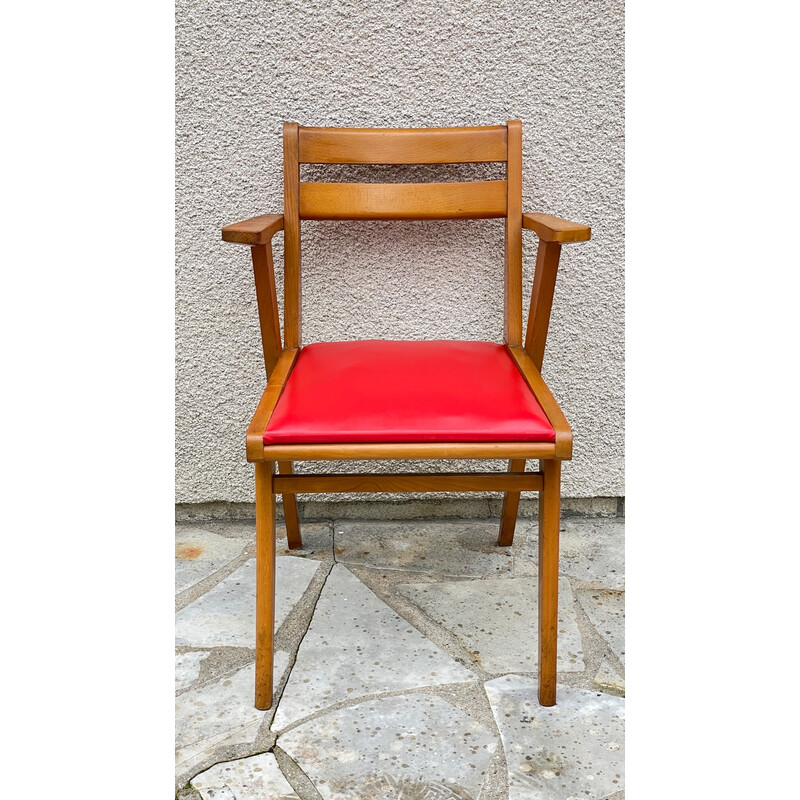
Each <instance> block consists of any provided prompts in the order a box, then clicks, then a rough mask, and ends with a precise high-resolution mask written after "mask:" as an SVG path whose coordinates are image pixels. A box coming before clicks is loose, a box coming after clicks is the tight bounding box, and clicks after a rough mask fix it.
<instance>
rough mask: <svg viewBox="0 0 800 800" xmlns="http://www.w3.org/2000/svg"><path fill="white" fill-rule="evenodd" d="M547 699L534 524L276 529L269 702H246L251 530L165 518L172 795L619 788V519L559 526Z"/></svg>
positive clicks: (480, 799) (474, 797) (426, 798)
mask: <svg viewBox="0 0 800 800" xmlns="http://www.w3.org/2000/svg"><path fill="white" fill-rule="evenodd" d="M561 528H562V533H561V554H562V558H561V573H562V577H561V579H560V581H559V605H560V608H559V658H558V670H559V673H558V683H559V685H558V704H557V705H556V706H555V707H553V708H548V709H545V708H542V707H541V706H539V704H538V702H537V699H536V674H537V652H536V636H537V614H536V604H537V590H536V575H537V564H536V552H537V548H536V538H537V533H536V522H535V521H532V520H525V519H521V520H520V521H519V523H518V525H517V533H516V536H515V541H514V545H513V547H510V548H500V547H497V546H496V544H495V542H496V539H497V529H498V523H497V521H496V520H487V521H443V520H435V521H431V520H428V521H403V522H381V521H353V520H348V521H340V522H333V523H331V524H327V523H308V524H306V525H304V526H303V530H302V535H303V547H304V549H303V550H301V551H294V552H290V551H289V550H288V549H287V544H286V538H285V534H284V532H283V531H282V530H280V529H279V536H280V537H281V538H279V541H278V558H277V588H276V635H275V648H276V654H275V671H274V681H275V687H276V690H275V702H274V703H273V707H272V709H270V710H269V711H266V712H265V711H258V710H257V709H256V708H255V707H254V706H253V671H254V649H253V648H254V592H255V587H254V579H255V569H254V566H255V562H254V526H253V523H251V522H242V521H231V522H221V521H220V522H208V523H201V522H196V521H194V522H186V523H179V524H178V526H177V531H176V547H175V556H176V569H175V584H176V588H175V590H176V603H175V611H176V622H175V637H176V651H175V694H176V712H175V722H176V726H175V745H176V749H175V764H176V766H175V780H176V784H175V788H176V796H177V797H178V798H179V800H201V799H202V800H256V798H258V800H289V798H293V799H294V800H320V799H322V800H345V799H346V798H352V799H353V800H362V799H366V798H380V800H529V799H530V800H534V798H535V799H537V800H577V799H578V798H580V799H581V800H584V799H585V798H586V799H588V800H599V799H600V798H611V799H612V800H621V798H623V797H624V790H623V787H624V750H625V747H624V729H623V727H624V714H625V700H624V693H625V681H624V675H625V665H624V660H625V643H624V597H625V594H624V590H625V573H624V521H623V520H622V519H618V518H612V519H602V518H592V519H581V518H571V519H567V520H564V521H563V523H562V525H561Z"/></svg>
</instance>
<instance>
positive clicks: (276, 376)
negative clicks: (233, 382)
mask: <svg viewBox="0 0 800 800" xmlns="http://www.w3.org/2000/svg"><path fill="white" fill-rule="evenodd" d="M299 353H300V350H299V349H298V348H296V347H294V348H287V349H285V350H284V351H283V352H282V353H281V355H280V357H279V358H278V362H277V363H276V364H275V368H274V369H273V370H272V372H271V373H270V376H269V381H268V383H267V388H266V389H265V390H264V394H262V395H261V400H260V401H259V403H258V407H257V408H256V412H255V414H254V415H253V419H252V420H251V421H250V425H249V427H248V428H247V435H246V437H245V441H246V450H247V460H248V461H264V460H265V455H264V431H265V430H266V428H267V423H268V422H269V418H270V417H271V416H272V412H273V411H274V410H275V406H276V405H277V403H278V399H279V398H280V396H281V393H282V392H283V387H284V385H285V384H286V381H287V379H288V378H289V375H290V373H291V371H292V368H293V367H294V364H295V361H296V360H297V356H298V355H299ZM273 460H275V461H277V460H278V459H273ZM280 460H281V461H290V460H291V458H288V457H285V458H281V459H280Z"/></svg>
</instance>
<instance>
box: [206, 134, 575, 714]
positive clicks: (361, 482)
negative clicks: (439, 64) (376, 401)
mask: <svg viewBox="0 0 800 800" xmlns="http://www.w3.org/2000/svg"><path fill="white" fill-rule="evenodd" d="M283 143H284V164H283V166H284V214H283V215H278V214H265V215H263V216H261V217H254V218H253V219H250V220H245V221H244V222H239V223H236V224H235V225H229V226H227V227H226V228H223V231H222V238H223V239H224V240H225V241H229V242H234V243H240V244H249V245H252V246H253V269H254V274H255V279H256V294H257V296H258V301H259V320H260V324H261V335H262V344H263V350H264V363H265V367H266V371H267V375H268V382H267V388H266V390H265V392H264V394H263V395H262V397H261V400H260V402H259V404H258V408H257V409H256V412H255V415H254V416H253V419H252V421H251V423H250V426H249V428H248V430H247V437H246V444H247V448H246V449H247V459H248V461H255V462H256V463H255V470H256V557H257V561H256V573H257V586H258V588H257V596H256V706H257V707H258V708H261V709H266V708H269V707H270V705H271V704H272V669H273V636H274V621H275V620H274V616H275V602H274V594H275V497H276V493H280V494H283V502H284V514H285V518H286V531H287V538H288V541H289V546H290V547H291V548H295V547H299V546H301V539H300V532H299V519H298V514H297V502H296V495H297V494H298V493H301V492H309V493H315V492H420V491H493V490H494V491H504V492H505V495H504V501H503V510H502V520H501V526H500V534H499V540H498V543H499V544H501V545H510V544H511V543H512V541H513V536H514V527H515V523H516V517H517V511H518V506H519V499H520V492H521V491H538V492H539V701H540V703H541V704H542V705H553V704H554V703H555V700H556V696H555V695H556V668H557V622H558V537H559V522H560V491H561V459H567V458H571V456H572V431H571V430H570V427H569V424H568V423H567V421H566V418H565V417H564V414H563V413H562V411H561V409H560V408H559V406H558V403H557V402H556V400H555V398H554V397H553V395H552V393H551V392H550V390H549V389H548V387H547V385H546V384H545V382H544V380H543V379H542V376H541V367H542V360H543V358H544V349H545V343H546V339H547V330H548V327H549V322H550V313H551V308H552V302H553V293H554V287H555V280H556V274H557V268H558V260H559V255H560V250H561V244H563V243H567V242H578V241H586V240H587V239H589V237H590V235H591V230H590V229H589V227H588V226H585V225H579V224H577V223H572V222H568V221H566V220H563V219H560V218H558V217H553V216H550V215H548V214H537V213H528V214H523V213H522V205H521V204H522V126H521V124H520V122H518V121H511V122H509V123H508V124H507V125H504V126H496V127H487V128H446V129H428V130H412V129H377V128H374V129H332V128H300V127H299V126H298V125H297V123H286V124H285V125H284V128H283ZM481 161H487V162H491V161H494V162H503V161H505V162H506V180H504V181H503V180H501V181H481V182H475V183H452V184H413V185H409V184H352V183H340V184H330V183H303V184H301V183H300V163H301V162H302V163H323V164H443V163H470V162H481ZM301 217H302V218H303V219H468V218H490V217H505V218H506V222H505V240H506V243H505V258H504V264H505V266H504V285H505V290H504V303H503V314H504V326H503V331H504V339H505V342H506V344H507V346H508V351H509V354H510V355H511V358H512V359H513V360H514V363H515V364H516V366H517V368H518V370H519V371H520V374H521V375H522V376H523V378H524V379H525V381H526V383H527V384H528V386H529V387H530V389H531V391H532V392H533V394H534V395H535V396H536V398H537V400H538V402H539V404H540V405H541V407H542V409H543V410H544V412H545V414H546V415H547V418H548V419H549V421H550V423H551V425H552V426H553V428H554V430H555V443H540V442H446V443H439V442H420V443H365V444H358V443H347V444H280V445H274V444H273V445H266V446H265V445H264V442H263V435H264V431H265V429H266V427H267V424H268V422H269V419H270V417H271V415H272V413H273V412H274V409H275V406H276V404H277V403H278V400H279V398H280V396H281V393H282V392H283V389H284V386H285V385H286V381H287V380H288V378H289V375H290V374H291V371H292V369H293V367H294V364H295V362H296V360H297V357H298V354H299V352H300V347H301V345H302V339H301V324H302V319H301V316H302V314H301V312H302V292H301V277H300V275H301V269H300V268H301V248H300V228H301V225H300V220H301ZM523 227H524V228H528V229H530V230H533V231H535V232H536V234H537V235H538V236H539V239H540V247H539V252H538V254H537V265H536V272H535V276H534V286H533V293H532V297H531V310H530V315H529V320H528V328H527V331H526V334H525V340H524V341H525V346H524V347H523V331H522V230H523ZM281 228H283V230H284V245H285V246H284V300H285V302H284V325H283V330H284V342H283V349H282V348H281V341H280V325H279V324H278V308H277V296H276V291H275V280H274V268H273V263H272V252H271V247H270V240H271V237H272V236H274V235H275V233H276V232H277V231H279V230H281ZM375 459H381V460H383V459H386V460H394V459H437V460H438V459H508V460H509V463H508V472H505V473H435V474H407V473H403V474H394V475H392V474H380V475H374V474H352V475H341V474H323V475H312V474H304V475H298V474H295V473H294V472H293V465H292V461H293V460H298V461H300V460H336V461H346V460H375ZM528 459H538V460H539V466H540V470H541V471H540V472H530V473H526V472H525V463H526V460H528ZM276 462H277V465H278V469H279V471H280V474H279V475H276V474H275V463H276Z"/></svg>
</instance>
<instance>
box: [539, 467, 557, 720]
mask: <svg viewBox="0 0 800 800" xmlns="http://www.w3.org/2000/svg"><path fill="white" fill-rule="evenodd" d="M539 466H540V468H541V470H542V475H543V478H544V486H543V487H542V491H541V492H539V702H540V703H541V704H542V705H543V706H554V705H555V704H556V666H557V657H558V536H559V528H560V523H561V462H560V461H555V460H554V461H542V462H541V463H540V465H539Z"/></svg>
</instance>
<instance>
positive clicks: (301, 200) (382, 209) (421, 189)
mask: <svg viewBox="0 0 800 800" xmlns="http://www.w3.org/2000/svg"><path fill="white" fill-rule="evenodd" d="M479 162H501V163H505V165H506V177H505V180H491V181H460V182H452V183H320V182H310V181H301V180H300V165H301V164H376V165H377V164H464V163H479ZM283 166H284V184H283V185H284V220H285V221H284V259H285V274H284V344H285V346H286V347H299V346H300V345H301V322H302V321H301V307H302V304H301V280H300V220H303V219H309V220H325V219H331V220H355V219H381V220H382V219H393V220H426V219H489V218H498V217H501V218H503V217H504V218H505V220H506V224H505V281H504V285H505V290H504V337H505V341H506V342H507V343H508V344H512V345H521V344H522V125H521V123H520V122H518V121H512V122H508V123H507V124H506V125H498V126H491V127H480V128H304V127H301V126H299V125H298V124H297V123H296V122H287V123H285V124H284V126H283Z"/></svg>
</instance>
